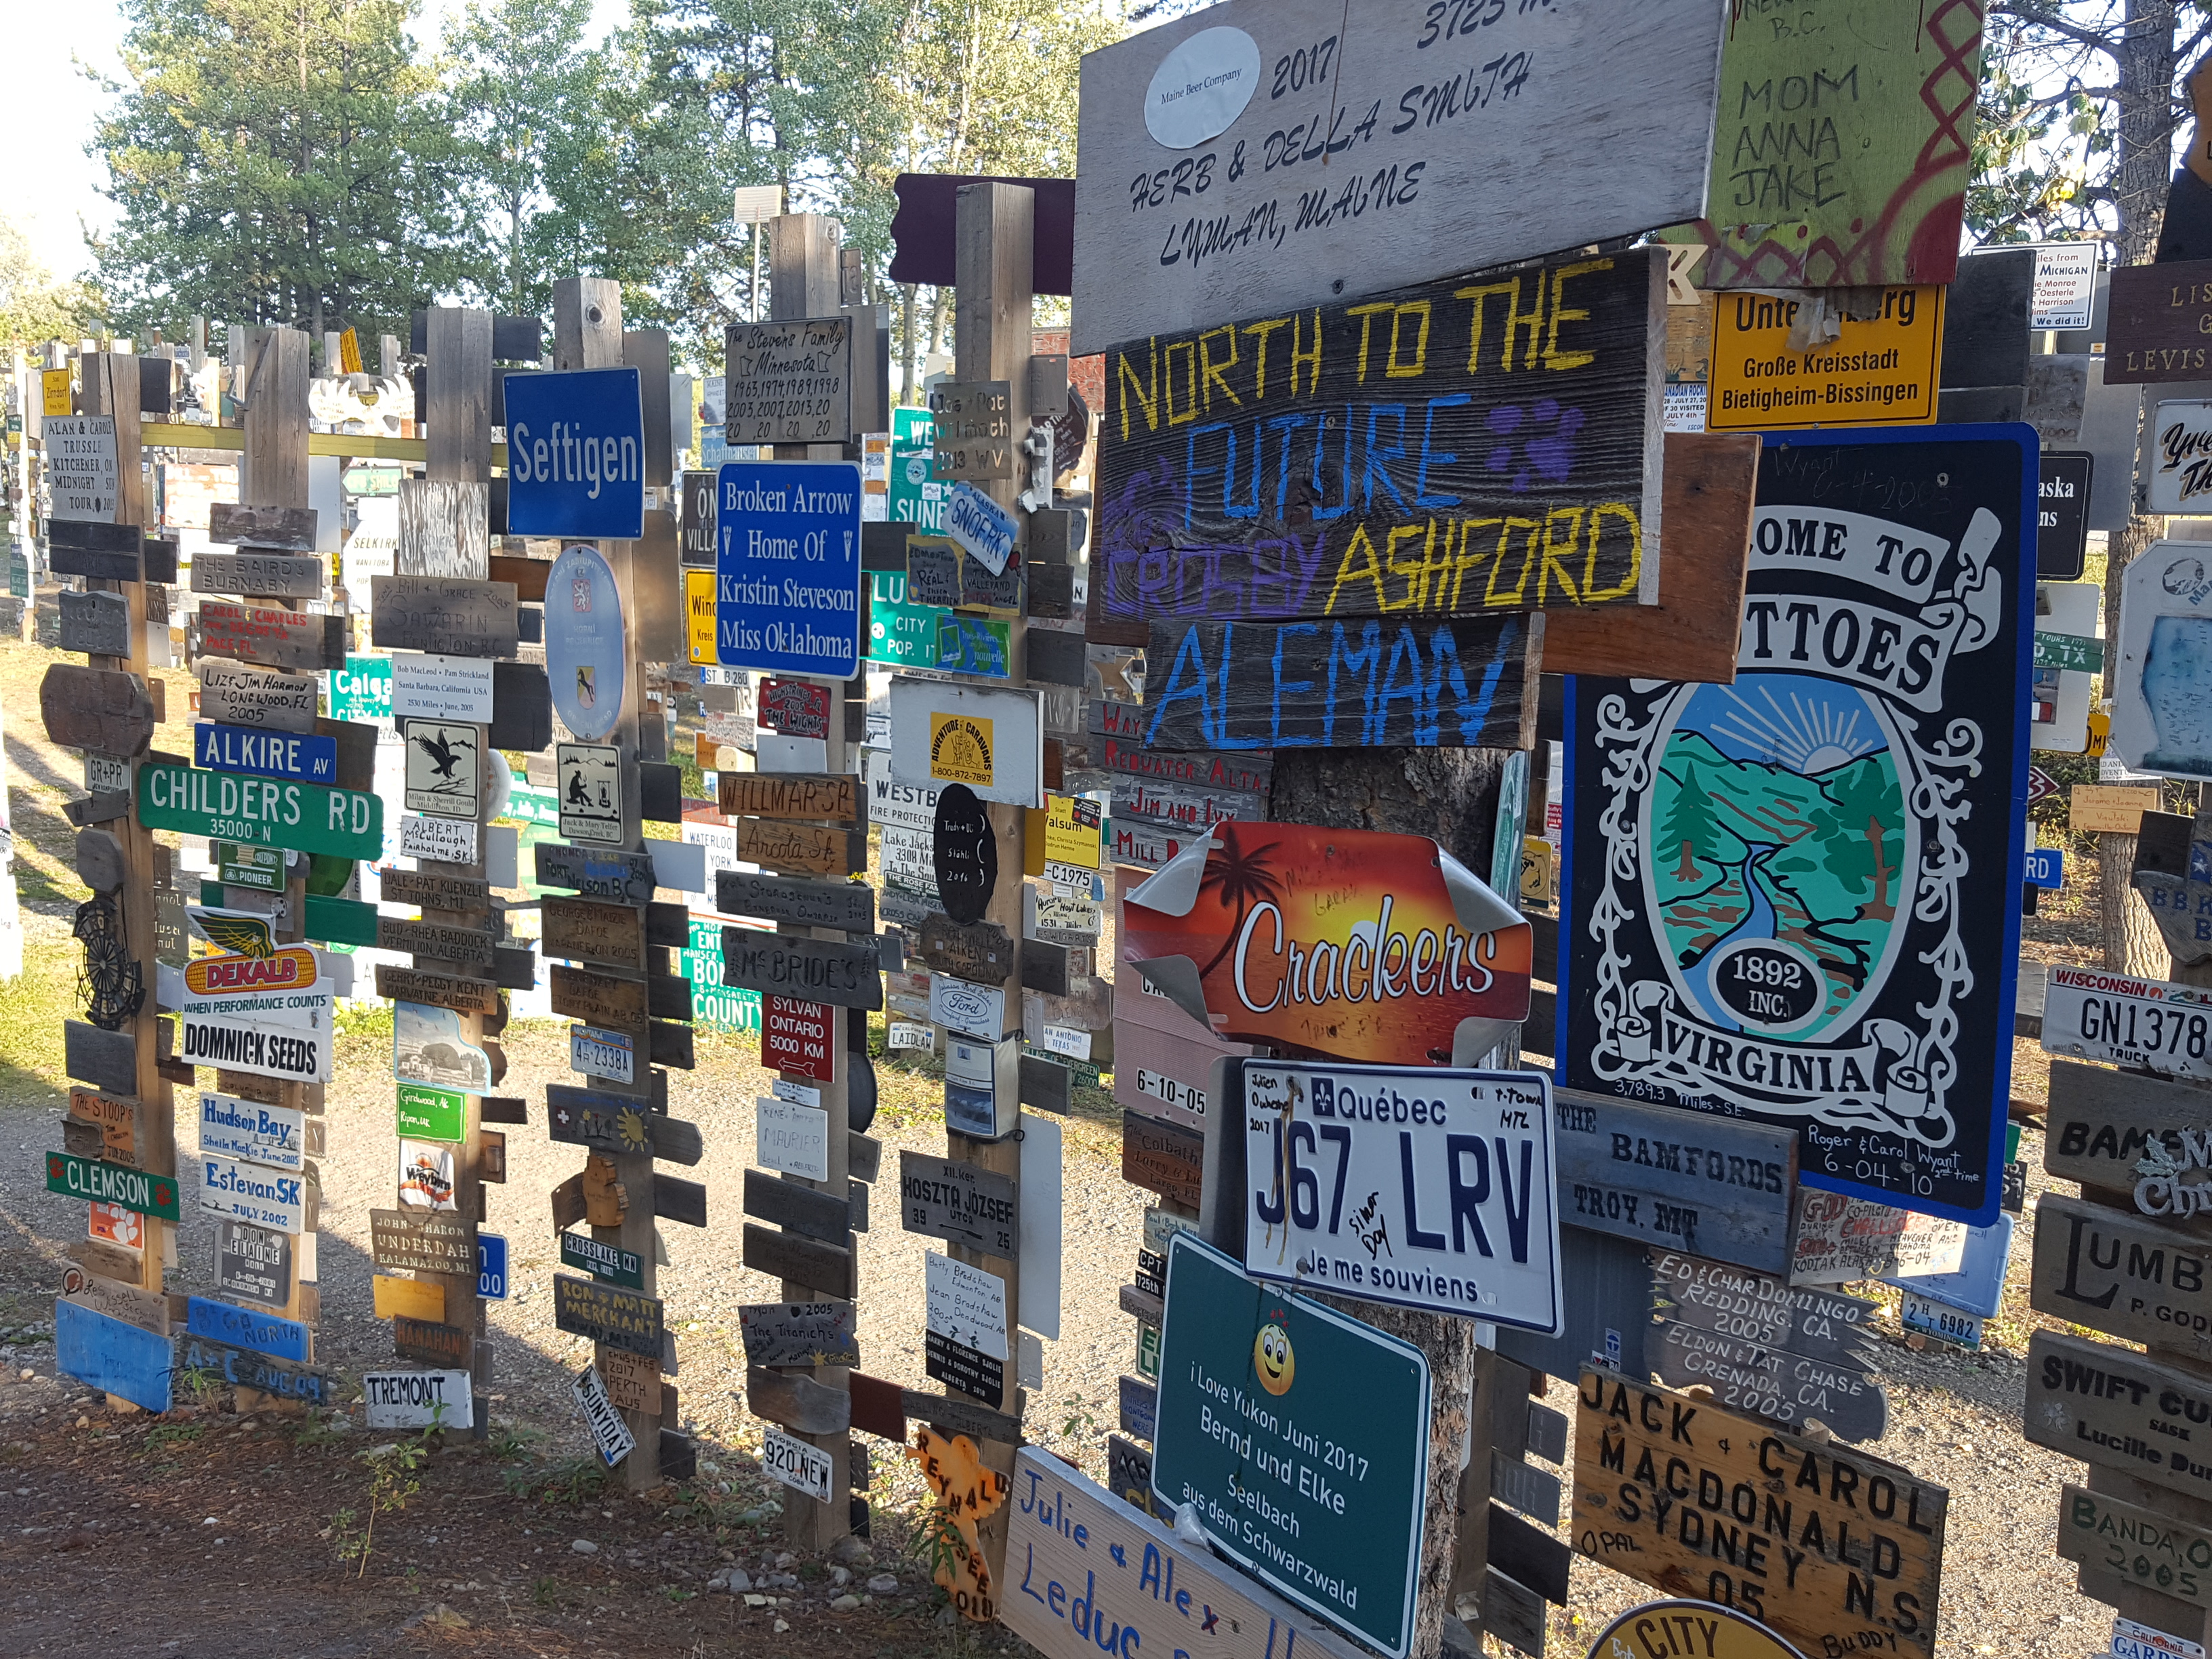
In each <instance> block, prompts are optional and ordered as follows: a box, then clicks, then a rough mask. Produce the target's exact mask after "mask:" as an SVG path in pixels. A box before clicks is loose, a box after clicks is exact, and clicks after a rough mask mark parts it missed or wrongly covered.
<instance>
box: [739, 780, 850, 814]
mask: <svg viewBox="0 0 2212 1659" xmlns="http://www.w3.org/2000/svg"><path fill="white" fill-rule="evenodd" d="M720 793H721V801H720V805H721V810H722V811H725V812H726V813H730V814H732V815H733V816H743V817H762V818H807V819H813V820H817V821H818V822H821V823H843V824H851V823H859V822H860V779H859V778H857V777H854V776H851V775H842V774H841V775H820V774H808V773H799V772H724V773H721V774H720Z"/></svg>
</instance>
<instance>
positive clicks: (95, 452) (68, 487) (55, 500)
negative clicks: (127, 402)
mask: <svg viewBox="0 0 2212 1659" xmlns="http://www.w3.org/2000/svg"><path fill="white" fill-rule="evenodd" d="M45 438H46V485H47V488H48V489H49V491H50V492H51V494H52V506H51V507H49V508H48V512H49V513H50V515H51V516H52V517H54V518H57V519H77V520H91V521H92V522H94V524H113V523H114V522H115V508H116V503H117V501H118V489H117V483H116V479H117V469H116V465H115V416H112V415H49V416H46V433H45Z"/></svg>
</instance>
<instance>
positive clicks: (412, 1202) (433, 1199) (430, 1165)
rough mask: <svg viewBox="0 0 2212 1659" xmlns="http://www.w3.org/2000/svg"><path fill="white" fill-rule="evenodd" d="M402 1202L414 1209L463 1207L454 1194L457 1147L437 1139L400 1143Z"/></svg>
mask: <svg viewBox="0 0 2212 1659" xmlns="http://www.w3.org/2000/svg"><path fill="white" fill-rule="evenodd" d="M399 1203H400V1206H401V1207H402V1208H404V1209H410V1210H453V1209H457V1208H459V1205H458V1203H457V1202H456V1200H455V1197H454V1194H453V1147H452V1146H448V1145H446V1144H444V1143H441V1142H439V1141H435V1140H408V1139H404V1138H403V1139H401V1141H400V1143H399Z"/></svg>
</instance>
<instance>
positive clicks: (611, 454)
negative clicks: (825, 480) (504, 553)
mask: <svg viewBox="0 0 2212 1659" xmlns="http://www.w3.org/2000/svg"><path fill="white" fill-rule="evenodd" d="M854 489H855V493H856V494H857V493H858V486H857V485H856V486H855V487H854ZM507 529H508V531H509V532H511V533H512V534H514V535H517V536H592V537H597V538H603V539H605V540H609V541H635V540H636V539H637V538H639V537H640V536H642V535H643V534H644V533H645V412H644V404H642V403H641V401H640V398H639V392H638V372H637V370H635V369H634V368H587V369H582V370H578V371H575V372H573V373H568V374H510V375H508V376H507Z"/></svg>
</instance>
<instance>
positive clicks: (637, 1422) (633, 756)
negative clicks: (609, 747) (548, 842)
mask: <svg viewBox="0 0 2212 1659" xmlns="http://www.w3.org/2000/svg"><path fill="white" fill-rule="evenodd" d="M622 361H623V327H622V284H621V283H616V282H611V281H609V280H608V279H607V278H605V277H603V276H570V277H565V278H563V279H562V280H561V281H560V282H557V283H554V284H553V367H554V368H556V370H575V369H586V368H621V367H622ZM630 546H631V544H629V543H628V542H600V543H599V544H598V547H599V552H600V554H601V556H604V557H605V560H606V562H607V565H608V568H610V569H611V570H612V571H613V573H614V578H615V591H616V592H617V593H618V594H620V595H621V596H622V605H623V631H624V635H625V637H626V641H635V637H636V635H635V627H636V616H637V609H636V605H637V595H636V590H635V581H634V580H633V574H632V569H631V559H630ZM644 694H645V687H644V675H643V665H642V664H641V663H639V662H637V661H635V659H632V660H631V661H630V663H629V666H628V671H626V672H625V673H624V674H623V701H622V713H621V715H620V717H619V718H618V719H617V720H616V722H615V729H614V730H613V731H612V732H610V733H609V734H608V741H610V742H611V744H613V745H614V747H615V749H616V750H617V751H618V754H619V757H620V766H621V778H622V798H623V808H622V810H623V828H624V830H625V832H626V833H625V837H624V839H623V848H624V849H625V850H627V851H629V852H633V853H641V852H643V851H645V850H646V847H645V822H644V817H643V814H642V808H643V805H644V800H643V796H642V793H641V787H640V780H639V775H638V769H637V763H638V708H639V705H640V703H641V702H642V701H643V698H644ZM638 1048H639V1053H640V1057H641V1060H645V1059H647V1054H648V1049H647V1043H645V1042H640V1043H639V1044H638ZM648 1066H649V1060H648ZM641 1075H643V1073H641ZM610 1156H611V1158H613V1160H614V1165H615V1178H616V1179H617V1181H619V1182H621V1183H622V1185H623V1190H624V1192H625V1193H626V1194H628V1196H629V1207H628V1208H626V1209H625V1210H624V1211H623V1220H622V1225H621V1226H619V1227H594V1228H592V1237H595V1238H597V1239H599V1241H600V1242H601V1243H607V1244H612V1245H615V1246H617V1247H618V1248H619V1249H625V1250H629V1251H632V1252H634V1253H635V1255H636V1256H637V1260H638V1264H639V1271H640V1273H641V1285H640V1289H641V1291H643V1293H644V1294H645V1295H647V1296H655V1295H658V1294H659V1291H658V1288H657V1285H656V1280H657V1279H658V1278H659V1267H658V1264H657V1263H656V1261H655V1260H654V1256H655V1252H654V1249H653V1242H654V1239H653V1156H652V1154H651V1153H649V1152H618V1153H612V1154H610ZM647 1398H648V1400H649V1401H651V1409H650V1410H641V1411H625V1412H624V1413H623V1422H624V1423H626V1424H627V1425H629V1431H630V1433H631V1434H633V1435H634V1436H635V1437H636V1439H637V1445H636V1448H635V1449H634V1450H633V1451H632V1452H631V1453H630V1455H629V1457H628V1458H627V1459H626V1460H625V1461H624V1462H623V1479H624V1480H625V1482H626V1483H627V1485H628V1486H629V1490H630V1491H632V1492H645V1491H648V1490H650V1489H651V1488H652V1487H654V1486H659V1484H660V1402H659V1398H658V1397H657V1396H655V1395H652V1394H651V1393H650V1392H648V1395H647Z"/></svg>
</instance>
